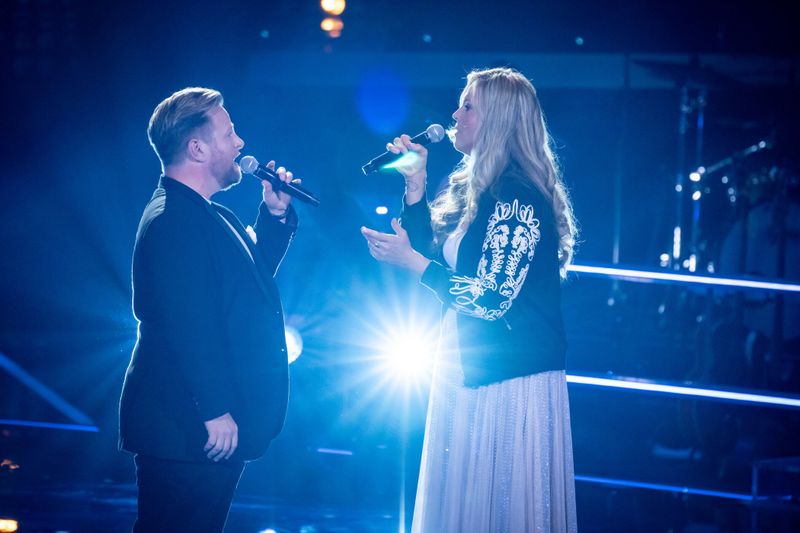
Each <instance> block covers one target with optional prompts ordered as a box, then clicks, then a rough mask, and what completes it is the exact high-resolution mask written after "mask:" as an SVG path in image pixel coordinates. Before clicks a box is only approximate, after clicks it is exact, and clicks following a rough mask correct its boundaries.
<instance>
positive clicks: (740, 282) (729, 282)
mask: <svg viewBox="0 0 800 533" xmlns="http://www.w3.org/2000/svg"><path fill="white" fill-rule="evenodd" d="M567 270H570V271H572V272H581V273H584V274H590V275H595V276H601V277H609V278H618V279H626V280H630V281H644V282H648V281H661V282H673V283H695V284H700V285H717V286H723V287H737V288H743V289H760V290H768V291H783V292H798V293H800V284H797V283H782V282H775V281H763V280H757V279H740V278H719V277H716V276H698V275H691V274H674V273H672V272H663V271H647V270H635V269H630V268H616V267H607V266H594V265H575V264H573V265H570V266H568V267H567Z"/></svg>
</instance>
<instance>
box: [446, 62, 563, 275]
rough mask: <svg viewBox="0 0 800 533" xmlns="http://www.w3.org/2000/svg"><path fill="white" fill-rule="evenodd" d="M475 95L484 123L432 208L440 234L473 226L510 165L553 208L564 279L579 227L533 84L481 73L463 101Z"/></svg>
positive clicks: (501, 71) (507, 73) (511, 75)
mask: <svg viewBox="0 0 800 533" xmlns="http://www.w3.org/2000/svg"><path fill="white" fill-rule="evenodd" d="M468 94H470V95H471V98H472V102H473V103H474V105H475V108H476V110H477V112H478V113H479V117H480V119H481V123H480V127H479V129H478V131H477V132H476V134H475V139H474V142H473V146H472V151H471V152H470V153H469V154H466V155H464V157H463V158H462V159H461V162H460V163H459V164H458V166H457V167H456V168H455V169H454V170H453V172H452V173H451V174H450V177H449V182H450V186H449V187H448V188H447V189H446V190H445V191H444V192H443V193H442V194H440V195H439V196H438V197H437V198H436V200H435V201H434V202H433V204H432V205H431V218H432V221H433V227H434V231H435V233H436V234H437V235H439V236H442V235H443V234H445V233H446V232H447V231H448V228H452V227H453V222H454V221H456V220H457V221H458V222H459V223H465V224H469V223H470V222H471V221H472V219H473V218H474V217H475V213H476V212H477V210H478V201H479V199H480V197H481V195H482V194H483V193H484V192H485V191H486V190H487V189H489V188H490V187H491V186H492V185H493V184H494V183H495V181H496V180H497V178H498V176H500V174H501V173H502V172H503V171H504V170H506V168H507V167H508V166H509V165H510V164H514V165H515V166H516V167H518V168H519V170H520V171H521V172H522V173H523V174H524V175H525V176H527V177H528V179H530V180H531V181H532V182H533V184H534V185H535V186H536V187H538V189H539V190H540V191H541V192H542V194H543V195H544V196H545V198H547V199H548V200H549V201H550V202H551V203H552V206H553V213H554V215H555V224H556V229H557V231H558V238H559V244H558V257H559V264H560V267H561V276H562V277H564V276H566V267H567V265H569V264H570V263H571V262H572V256H573V249H574V247H575V238H576V235H577V224H576V221H575V217H574V215H573V212H572V204H571V202H570V200H569V195H568V194H567V189H566V187H565V186H564V183H563V181H562V180H561V175H560V173H559V170H558V165H557V163H556V159H555V156H554V155H553V151H552V149H551V147H550V144H551V139H550V135H549V133H548V132H547V127H546V125H545V121H544V116H543V115H542V110H541V107H540V105H539V99H538V98H537V96H536V90H535V89H534V88H533V85H532V84H531V82H530V81H528V80H527V79H526V78H525V77H524V76H523V75H522V74H520V73H519V72H517V71H516V70H514V69H510V68H492V69H487V70H475V71H472V72H470V73H469V75H468V76H467V85H466V87H465V88H464V91H463V92H462V93H461V99H460V102H461V103H462V104H463V101H464V98H465V97H466V96H467V95H468Z"/></svg>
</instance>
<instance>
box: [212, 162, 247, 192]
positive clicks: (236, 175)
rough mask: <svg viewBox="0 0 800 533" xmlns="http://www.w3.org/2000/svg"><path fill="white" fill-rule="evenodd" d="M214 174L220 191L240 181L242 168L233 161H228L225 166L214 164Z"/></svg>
mask: <svg viewBox="0 0 800 533" xmlns="http://www.w3.org/2000/svg"><path fill="white" fill-rule="evenodd" d="M214 175H215V176H216V179H217V184H219V188H220V190H221V191H224V190H227V189H230V188H231V187H233V186H234V185H236V184H238V183H239V182H240V181H242V169H241V168H239V165H237V164H236V163H234V162H233V161H230V162H228V163H227V164H225V166H222V165H219V167H217V165H215V168H214Z"/></svg>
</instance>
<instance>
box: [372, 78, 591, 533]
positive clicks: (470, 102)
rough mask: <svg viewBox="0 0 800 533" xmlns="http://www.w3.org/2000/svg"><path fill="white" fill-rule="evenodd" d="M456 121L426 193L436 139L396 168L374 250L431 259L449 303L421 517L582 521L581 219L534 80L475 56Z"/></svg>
mask: <svg viewBox="0 0 800 533" xmlns="http://www.w3.org/2000/svg"><path fill="white" fill-rule="evenodd" d="M453 119H455V121H456V124H455V127H454V128H453V129H452V130H451V131H450V132H448V133H449V135H450V138H451V140H452V142H453V144H454V146H455V148H456V150H458V151H459V152H461V153H462V154H463V158H462V160H461V163H460V164H459V165H458V166H457V167H456V169H455V170H454V171H453V173H452V174H451V175H450V186H449V187H448V188H447V189H446V190H445V191H444V192H443V193H442V194H441V195H439V196H438V197H437V199H436V200H435V201H434V202H433V203H432V204H430V205H429V204H428V203H427V202H426V201H425V200H424V197H425V185H426V172H425V167H426V162H427V151H426V150H425V148H424V147H422V146H421V145H418V144H415V143H412V142H411V140H410V138H409V137H408V135H402V136H401V137H399V138H396V139H394V142H393V143H390V144H388V145H387V149H389V150H391V151H392V152H394V153H397V154H400V153H405V152H408V151H412V152H415V153H416V154H417V156H418V157H416V158H413V159H412V162H410V163H408V164H406V165H405V166H403V167H401V168H400V169H399V170H400V172H401V174H402V175H403V176H404V178H405V182H406V191H405V202H404V206H403V213H402V216H401V220H402V225H401V223H400V222H398V221H397V220H394V219H393V220H392V228H393V229H394V231H395V234H394V235H392V234H386V233H379V232H376V231H373V230H371V229H367V228H362V233H363V235H364V237H365V238H366V239H367V243H368V246H369V250H370V253H371V254H372V256H373V257H375V258H376V259H378V260H379V261H384V262H387V263H392V264H395V265H399V266H401V267H404V268H407V269H410V270H412V271H414V272H416V273H418V274H420V276H421V278H420V281H421V283H422V284H423V285H425V286H427V287H428V288H430V289H431V290H433V291H434V292H435V293H436V295H437V297H438V298H439V299H440V300H441V301H442V303H443V305H444V306H445V308H446V313H445V315H444V318H443V321H442V336H441V341H440V347H439V356H438V361H437V368H436V372H435V378H434V382H433V386H432V389H431V397H430V404H429V407H428V420H427V423H426V428H425V442H424V448H423V456H422V464H421V466H420V476H419V483H418V487H417V499H416V504H415V508H414V520H413V525H412V531H413V532H425V533H427V532H444V531H481V532H484V531H487V532H488V531H509V532H522V531H570V532H573V531H577V526H576V517H575V516H576V513H575V489H574V475H573V463H572V440H571V433H570V425H569V405H568V398H567V387H566V379H565V373H564V368H565V352H566V340H565V334H564V326H563V322H562V317H561V297H560V283H561V278H562V277H564V276H565V274H566V267H567V265H568V264H569V263H570V261H571V259H572V253H573V246H574V243H575V235H576V226H575V220H574V218H573V214H572V207H571V205H570V202H569V198H568V196H567V193H566V189H565V187H564V185H563V183H562V181H561V178H560V176H559V174H558V170H557V167H556V164H555V160H554V157H553V154H552V152H551V150H550V137H549V135H548V133H547V129H546V127H545V123H544V118H543V116H542V112H541V109H540V106H539V101H538V99H537V97H536V91H535V89H534V88H533V86H532V85H531V83H530V82H529V81H528V80H527V79H525V77H524V76H522V75H521V74H520V73H519V72H517V71H515V70H512V69H508V68H495V69H489V70H482V71H474V72H472V73H470V74H469V76H468V77H467V85H466V87H465V88H464V90H463V92H462V94H461V99H460V107H459V108H458V110H457V111H456V112H455V113H454V114H453Z"/></svg>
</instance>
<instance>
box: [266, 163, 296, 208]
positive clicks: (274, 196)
mask: <svg viewBox="0 0 800 533" xmlns="http://www.w3.org/2000/svg"><path fill="white" fill-rule="evenodd" d="M267 168H268V169H270V170H273V171H275V173H276V174H278V178H279V179H280V180H281V181H282V182H284V183H296V184H298V185H299V184H300V182H301V181H302V180H299V179H294V177H292V173H291V172H288V171H287V170H286V169H285V168H283V167H278V170H275V161H270V162H269V163H267ZM261 184H262V186H263V188H264V191H263V193H262V197H263V199H264V203H265V204H266V205H267V209H269V212H270V214H271V215H272V216H276V217H281V216H283V215H285V214H286V210H287V209H289V203H290V202H291V201H292V197H291V196H290V195H289V193H286V192H283V191H276V190H275V189H273V188H272V184H271V183H270V182H269V181H268V180H263V181H262V182H261Z"/></svg>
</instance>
